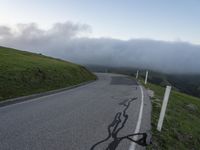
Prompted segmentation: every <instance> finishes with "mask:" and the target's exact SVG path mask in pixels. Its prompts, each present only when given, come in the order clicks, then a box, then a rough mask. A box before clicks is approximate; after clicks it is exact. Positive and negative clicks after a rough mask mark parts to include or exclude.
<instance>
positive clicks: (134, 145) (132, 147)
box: [129, 85, 144, 150]
mask: <svg viewBox="0 0 200 150" xmlns="http://www.w3.org/2000/svg"><path fill="white" fill-rule="evenodd" d="M139 87H140V90H141V105H140V112H139V116H138V121H137V125H136V128H135V131H134V133H139V132H140V126H141V122H142V114H143V107H144V92H143V88H142V86H141V85H140V86H139ZM133 139H134V140H137V139H138V135H136V136H134V137H133ZM135 148H136V143H135V142H131V145H130V147H129V150H135Z"/></svg>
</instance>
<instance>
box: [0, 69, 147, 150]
mask: <svg viewBox="0 0 200 150" xmlns="http://www.w3.org/2000/svg"><path fill="white" fill-rule="evenodd" d="M97 76H98V80H97V81H95V82H93V83H90V84H87V85H84V86H80V87H77V88H74V89H70V90H67V91H63V92H59V93H56V94H52V95H47V96H43V97H39V98H35V99H32V100H29V101H25V102H21V103H16V104H12V105H8V106H4V107H1V108H0V149H1V150H13V149H15V150H104V149H107V150H133V149H144V148H145V145H146V144H147V142H148V138H149V136H147V135H148V133H149V130H150V118H151V103H150V100H149V97H148V96H147V94H146V91H145V90H144V89H143V88H142V87H140V86H139V85H137V83H136V82H135V81H134V80H133V79H130V78H129V77H127V76H124V75H117V74H105V73H98V74H97ZM141 90H143V92H141ZM142 93H143V94H142ZM142 97H143V102H142ZM141 105H143V110H142V117H141V124H139V130H138V131H139V133H137V134H136V133H134V132H135V131H136V128H138V121H139V119H138V117H139V116H140V114H141ZM133 140H134V141H135V142H134V141H133ZM133 145H135V146H133Z"/></svg>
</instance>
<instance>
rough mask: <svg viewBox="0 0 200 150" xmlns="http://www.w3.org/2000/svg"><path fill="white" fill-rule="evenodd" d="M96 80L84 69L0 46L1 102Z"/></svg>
mask: <svg viewBox="0 0 200 150" xmlns="http://www.w3.org/2000/svg"><path fill="white" fill-rule="evenodd" d="M95 79H96V76H95V75H93V74H92V73H91V72H89V71H88V70H87V69H86V68H84V67H82V66H79V65H76V64H73V63H70V62H67V61H63V60H59V59H55V58H51V57H47V56H43V55H41V54H34V53H30V52H24V51H19V50H15V49H11V48H5V47H0V101H3V100H5V99H9V98H15V97H19V96H25V95H30V94H34V93H40V92H45V91H49V90H54V89H59V88H64V87H68V86H72V85H76V84H79V83H82V82H85V81H89V80H95Z"/></svg>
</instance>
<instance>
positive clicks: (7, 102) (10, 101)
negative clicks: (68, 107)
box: [0, 78, 98, 107]
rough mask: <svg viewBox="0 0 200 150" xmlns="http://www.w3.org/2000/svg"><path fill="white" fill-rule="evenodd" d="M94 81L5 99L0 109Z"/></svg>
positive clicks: (0, 104) (0, 103)
mask: <svg viewBox="0 0 200 150" xmlns="http://www.w3.org/2000/svg"><path fill="white" fill-rule="evenodd" d="M96 80H98V78H96V79H95V80H91V81H86V82H82V83H80V84H76V85H73V86H69V87H65V88H60V89H56V90H51V91H47V92H42V93H36V94H32V95H27V96H22V97H17V98H11V99H7V100H5V101H2V102H0V107H4V106H7V105H12V104H16V103H20V102H24V101H28V100H32V99H34V98H39V97H43V96H47V95H51V94H55V93H59V92H63V91H66V90H70V89H74V88H77V87H80V86H84V85H86V84H89V83H92V82H95V81H96Z"/></svg>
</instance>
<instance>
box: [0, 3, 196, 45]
mask: <svg viewBox="0 0 200 150" xmlns="http://www.w3.org/2000/svg"><path fill="white" fill-rule="evenodd" d="M0 4H1V5H0V24H1V25H5V24H6V25H15V24H16V23H30V22H36V23H37V24H39V25H40V26H41V27H43V28H50V26H51V25H52V24H53V23H55V22H65V21H72V22H76V23H83V24H89V25H90V26H91V27H92V33H91V34H89V35H88V36H90V37H111V38H117V39H123V40H128V39H132V38H150V39H156V40H165V41H188V42H191V43H194V44H200V29H199V27H200V19H199V17H200V1H199V0H123V1H122V0H56V1H55V0H0Z"/></svg>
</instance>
